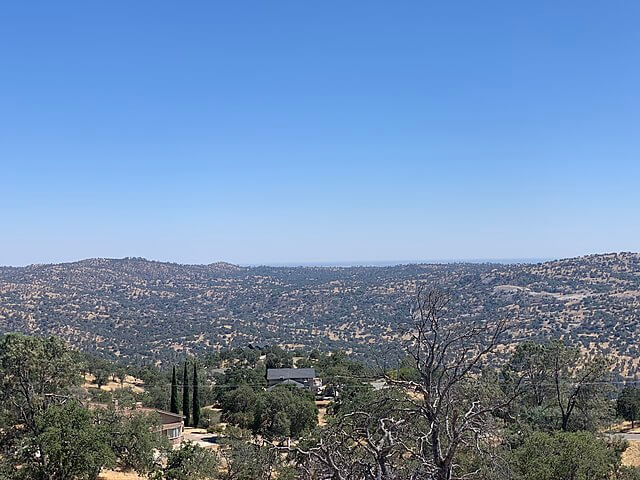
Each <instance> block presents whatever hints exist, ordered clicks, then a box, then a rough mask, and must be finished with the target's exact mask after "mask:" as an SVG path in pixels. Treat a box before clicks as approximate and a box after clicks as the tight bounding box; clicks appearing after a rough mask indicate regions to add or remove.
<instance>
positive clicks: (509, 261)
mask: <svg viewBox="0 0 640 480" xmlns="http://www.w3.org/2000/svg"><path fill="white" fill-rule="evenodd" d="M612 253H636V252H592V253H585V254H583V255H577V256H575V257H547V258H540V257H522V258H441V259H437V258H424V259H404V260H345V261H309V262H305V261H301V262H286V261H284V262H256V263H236V262H230V261H227V260H224V259H218V260H212V261H205V262H195V263H194V262H181V261H176V260H171V259H159V258H149V257H144V256H124V257H108V256H96V257H86V258H77V259H68V260H63V261H47V262H31V263H26V264H18V265H8V264H2V265H0V267H9V268H23V267H29V266H36V265H59V264H67V263H77V262H82V261H87V260H96V259H104V260H125V259H141V260H145V261H149V262H157V263H171V264H177V265H211V264H215V263H229V264H233V265H238V266H241V267H368V266H370V267H386V266H396V265H418V264H449V263H469V264H482V263H495V264H502V265H516V264H534V263H544V262H551V261H555V260H564V259H567V258H580V257H585V256H590V255H607V254H612Z"/></svg>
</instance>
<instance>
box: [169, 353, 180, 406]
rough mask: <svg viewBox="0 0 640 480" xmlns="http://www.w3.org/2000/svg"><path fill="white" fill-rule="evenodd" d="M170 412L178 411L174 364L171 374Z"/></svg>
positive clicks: (176, 380)
mask: <svg viewBox="0 0 640 480" xmlns="http://www.w3.org/2000/svg"><path fill="white" fill-rule="evenodd" d="M169 411H170V412H171V413H178V379H177V377H176V366H175V365H174V366H173V374H172V375H171V408H170V409H169Z"/></svg>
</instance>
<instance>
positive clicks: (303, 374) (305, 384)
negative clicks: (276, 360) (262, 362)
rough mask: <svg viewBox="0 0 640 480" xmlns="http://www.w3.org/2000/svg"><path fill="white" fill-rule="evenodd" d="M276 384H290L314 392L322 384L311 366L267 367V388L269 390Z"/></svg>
mask: <svg viewBox="0 0 640 480" xmlns="http://www.w3.org/2000/svg"><path fill="white" fill-rule="evenodd" d="M277 385H291V386H294V387H298V388H305V389H307V390H309V391H311V392H313V393H316V392H317V391H318V389H319V388H320V387H321V386H322V381H321V380H320V379H319V378H317V377H316V371H315V370H314V369H313V368H269V369H267V389H268V390H271V389H273V388H274V387H276V386H277Z"/></svg>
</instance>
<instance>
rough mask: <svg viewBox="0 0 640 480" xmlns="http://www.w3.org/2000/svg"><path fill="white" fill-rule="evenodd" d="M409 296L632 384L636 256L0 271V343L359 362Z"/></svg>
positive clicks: (638, 285) (638, 283) (639, 289)
mask: <svg viewBox="0 0 640 480" xmlns="http://www.w3.org/2000/svg"><path fill="white" fill-rule="evenodd" d="M418 283H426V284H428V285H435V286H438V287H440V288H443V289H447V290H448V291H450V293H451V297H452V299H453V302H452V306H453V309H452V314H464V315H469V316H484V317H489V318H507V319H508V320H509V322H510V324H511V325H512V327H513V328H512V331H511V333H510V335H511V338H512V340H514V339H517V340H521V339H523V338H544V337H547V336H557V337H562V338H565V339H567V340H570V341H573V342H579V343H581V344H582V345H583V346H584V347H585V348H587V349H591V350H599V351H604V352H607V353H610V354H612V355H615V356H616V357H617V358H618V368H619V372H620V373H622V374H624V375H629V376H635V374H636V371H637V368H638V358H639V357H640V355H639V353H640V352H639V350H638V347H637V345H638V342H639V340H640V330H639V326H638V320H639V318H640V255H639V254H635V253H618V254H606V255H592V256H587V257H580V258H571V259H565V260H558V261H553V262H546V263H539V264H518V265H502V264H471V263H458V264H423V265H399V266H392V267H348V268H344V267H296V268H290V267H256V268H245V267H239V266H235V265H231V264H226V263H217V264H211V265H179V264H173V263H161V262H153V261H148V260H144V259H140V258H125V259H90V260H83V261H80V262H75V263H66V264H58V265H32V266H28V267H24V268H9V267H3V268H0V332H7V331H14V330H18V331H22V332H28V333H36V334H56V335H59V336H62V337H64V338H65V339H67V340H69V341H70V342H71V343H73V344H75V345H78V346H80V347H82V348H85V349H87V350H92V351H93V350H96V349H97V350H98V351H101V352H103V353H104V354H105V355H107V356H110V357H124V358H127V359H130V360H132V361H141V360H143V359H145V358H147V357H157V358H163V359H169V358H171V357H172V356H179V355H182V350H183V349H187V350H190V351H200V352H202V351H205V350H210V349H213V348H218V347H224V346H229V345H244V344H247V343H248V342H251V341H256V340H258V341H262V342H267V343H280V344H286V345H291V346H304V347H308V348H311V347H317V346H320V347H324V348H344V349H347V350H351V351H353V352H355V353H359V354H365V355H371V354H372V353H375V352H376V351H377V349H379V348H380V344H381V343H382V342H381V341H383V340H390V341H393V339H394V338H396V336H397V334H398V332H399V331H401V330H402V328H404V327H405V326H406V318H407V315H406V313H407V310H408V304H409V302H410V300H411V298H412V295H413V294H414V292H415V288H416V285H417V284H418Z"/></svg>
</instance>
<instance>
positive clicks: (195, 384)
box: [192, 362, 200, 427]
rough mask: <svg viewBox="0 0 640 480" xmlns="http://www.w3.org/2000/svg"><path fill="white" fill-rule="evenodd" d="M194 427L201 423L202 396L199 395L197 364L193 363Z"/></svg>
mask: <svg viewBox="0 0 640 480" xmlns="http://www.w3.org/2000/svg"><path fill="white" fill-rule="evenodd" d="M192 413H193V426H194V427H197V426H198V424H199V423H200V395H199V394H198V369H197V366H196V362H193V412H192Z"/></svg>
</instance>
